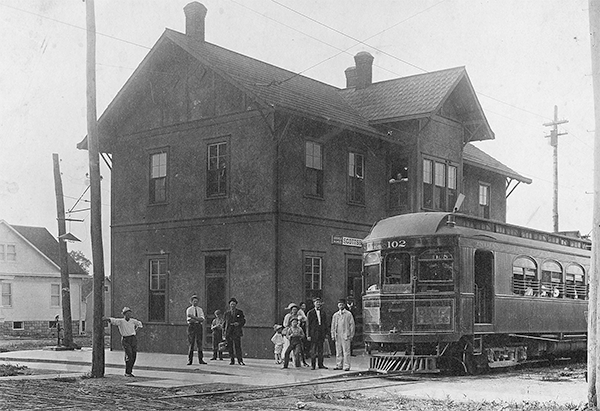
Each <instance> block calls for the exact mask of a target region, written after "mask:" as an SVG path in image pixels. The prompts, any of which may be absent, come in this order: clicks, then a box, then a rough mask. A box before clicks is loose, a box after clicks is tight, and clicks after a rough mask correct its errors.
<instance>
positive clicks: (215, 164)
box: [206, 141, 228, 197]
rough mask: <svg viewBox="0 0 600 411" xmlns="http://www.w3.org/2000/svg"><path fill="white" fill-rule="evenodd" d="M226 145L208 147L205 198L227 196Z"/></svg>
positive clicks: (222, 143)
mask: <svg viewBox="0 0 600 411" xmlns="http://www.w3.org/2000/svg"><path fill="white" fill-rule="evenodd" d="M227 159H228V153H227V143H226V142H224V141H222V142H219V143H214V144H209V145H208V161H207V173H206V196H207V197H220V196H224V195H226V194H227Z"/></svg>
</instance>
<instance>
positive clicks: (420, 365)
mask: <svg viewBox="0 0 600 411" xmlns="http://www.w3.org/2000/svg"><path fill="white" fill-rule="evenodd" d="M369 371H373V372H378V373H381V374H391V373H410V374H413V373H422V374H432V373H439V372H440V369H439V368H438V367H437V356H435V355H394V354H390V355H385V354H375V355H373V356H371V361H370V367H369Z"/></svg>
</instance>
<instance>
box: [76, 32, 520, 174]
mask: <svg viewBox="0 0 600 411" xmlns="http://www.w3.org/2000/svg"><path fill="white" fill-rule="evenodd" d="M172 45H175V46H177V47H178V48H180V49H181V50H184V51H185V52H187V53H188V54H189V55H190V56H191V57H192V58H193V59H195V60H197V61H198V62H200V63H201V64H203V65H205V66H206V67H208V68H210V69H212V70H213V71H215V72H216V73H217V74H218V75H220V76H222V77H223V78H225V79H227V80H228V81H230V82H231V83H232V84H234V85H236V86H237V87H238V88H240V90H242V91H243V92H245V93H247V94H249V95H250V96H252V97H254V98H255V99H256V101H257V102H258V103H259V104H261V105H262V106H263V107H266V108H271V109H284V110H289V111H291V112H294V113H301V114H303V115H306V116H308V117H311V118H316V119H320V120H323V121H327V122H330V123H334V124H337V125H339V126H341V127H345V128H348V129H352V130H355V131H359V132H363V133H367V134H369V135H375V136H378V137H382V138H386V135H384V134H383V133H382V132H381V131H379V130H378V129H377V128H376V125H377V124H378V123H382V122H385V121H386V120H387V121H392V120H395V121H397V120H402V119H406V118H419V117H420V118H424V117H427V116H430V115H432V114H433V113H436V112H438V111H439V110H440V108H441V106H442V104H444V102H445V101H446V100H447V99H448V98H449V96H450V95H451V94H452V93H453V91H454V90H458V89H460V92H462V93H466V94H465V95H466V96H467V98H468V99H469V103H468V104H469V107H468V109H469V112H470V113H471V115H474V116H475V117H474V119H475V120H476V121H477V122H478V123H480V124H483V126H484V127H483V128H482V129H483V132H480V134H478V137H477V138H478V139H486V138H493V132H492V131H491V129H490V127H489V124H488V123H487V119H486V118H485V115H484V113H483V110H482V109H481V106H480V105H479V101H478V100H477V97H476V94H475V92H474V91H473V88H472V86H471V83H470V81H469V78H468V75H467V72H466V70H465V68H464V67H455V68H450V69H446V70H440V71H435V72H429V73H424V74H418V75H413V76H408V77H402V78H397V79H394V80H387V81H382V82H378V83H373V84H371V85H370V86H369V87H366V88H364V89H359V90H356V89H340V88H337V87H334V86H331V85H328V84H325V83H323V82H320V81H317V80H314V79H311V78H308V77H306V76H303V75H300V74H297V73H294V72H292V71H289V70H285V69H282V68H280V67H276V66H274V65H272V64H268V63H266V62H263V61H260V60H257V59H254V58H251V57H248V56H245V55H242V54H240V53H236V52H234V51H231V50H228V49H225V48H223V47H220V46H217V45H214V44H211V43H209V42H203V41H198V40H195V39H193V38H192V37H190V36H187V35H185V34H183V33H179V32H177V31H174V30H170V29H166V30H165V32H164V33H163V35H162V36H161V38H160V39H159V40H158V41H157V43H156V45H155V46H154V47H153V48H152V50H151V51H150V53H149V54H148V55H147V56H146V58H145V59H144V61H143V62H142V63H141V64H140V66H139V67H138V68H137V69H136V71H135V72H134V73H133V75H132V76H131V77H130V78H129V80H128V81H127V82H126V84H125V85H124V86H123V88H122V89H121V90H120V91H119V93H118V94H117V96H116V97H115V98H114V99H113V101H112V102H111V103H110V105H109V106H108V108H107V109H106V110H105V112H104V113H103V114H102V116H101V117H100V119H99V125H100V127H101V128H102V127H111V126H113V125H114V123H115V122H118V121H119V120H118V119H119V117H120V112H121V111H122V109H124V108H125V107H128V106H131V101H129V100H128V97H127V94H128V90H129V89H132V88H134V87H135V84H136V80H137V79H138V78H140V77H143V76H144V68H145V67H147V65H148V64H149V63H150V61H152V60H153V59H154V58H155V57H157V58H158V56H159V55H161V53H162V51H163V50H165V55H167V56H169V55H171V54H170V53H171V52H172V50H171V49H170V48H169V47H170V46H172ZM473 113H474V114H473ZM100 136H101V137H100V139H101V140H102V139H103V138H104V137H106V135H103V134H102V132H101V133H100ZM101 142H102V141H101ZM467 147H470V148H466V149H465V156H464V158H465V161H467V162H471V164H473V165H477V166H480V167H482V168H485V169H488V170H491V171H494V172H499V173H502V174H506V175H507V176H508V177H511V178H515V179H517V180H519V181H523V182H527V183H529V182H531V180H530V179H527V178H526V177H523V176H521V175H519V174H518V173H516V172H514V171H513V170H511V169H510V168H508V167H506V166H504V165H503V164H501V163H500V162H499V161H497V160H495V159H493V158H492V157H491V156H489V155H487V154H485V153H483V152H481V151H480V150H478V149H476V148H474V147H473V146H470V145H467ZM78 148H82V149H85V148H87V141H86V139H84V140H83V141H82V142H81V143H79V144H78Z"/></svg>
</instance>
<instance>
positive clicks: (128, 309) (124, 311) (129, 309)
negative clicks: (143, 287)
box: [121, 307, 131, 314]
mask: <svg viewBox="0 0 600 411" xmlns="http://www.w3.org/2000/svg"><path fill="white" fill-rule="evenodd" d="M127 311H131V308H129V307H123V309H122V310H121V312H122V313H123V314H125V313H126V312H127Z"/></svg>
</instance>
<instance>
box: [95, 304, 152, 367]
mask: <svg viewBox="0 0 600 411" xmlns="http://www.w3.org/2000/svg"><path fill="white" fill-rule="evenodd" d="M122 312H123V318H113V317H108V318H104V321H108V322H109V323H111V324H112V325H116V326H117V327H118V328H119V332H120V333H121V344H122V345H123V351H125V376H126V377H133V365H134V364H135V359H136V358H137V337H136V330H137V329H138V328H143V327H144V326H143V325H142V322H141V321H139V320H136V319H135V318H131V314H132V312H131V308H129V307H124V308H123V310H122Z"/></svg>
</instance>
